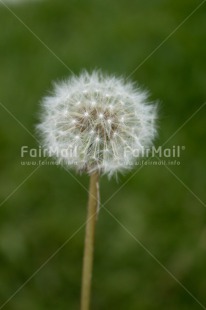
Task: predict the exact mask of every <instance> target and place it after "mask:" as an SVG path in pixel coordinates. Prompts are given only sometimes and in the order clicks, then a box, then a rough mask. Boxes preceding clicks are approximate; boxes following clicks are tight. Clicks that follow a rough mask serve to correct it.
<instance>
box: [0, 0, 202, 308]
mask: <svg viewBox="0 0 206 310" xmlns="http://www.w3.org/2000/svg"><path fill="white" fill-rule="evenodd" d="M200 3H201V1H199V0H198V1H196V0H181V1H179V0H168V1H163V0H153V1H149V0H140V1H132V0H129V1H123V0H118V1H117V0H112V1H109V0H104V1H100V0H96V1H95V0H88V1H85V0H84V1H83V0H80V1H75V0H71V1H67V0H58V1H57V0H56V1H42V2H41V1H37V2H35V1H33V2H29V1H25V3H22V4H16V5H11V4H8V2H7V5H9V8H10V9H11V10H12V11H13V14H12V12H11V11H9V9H8V8H6V7H5V6H4V5H0V25H1V28H0V29H1V30H0V45H1V49H0V102H1V105H0V112H1V113H0V141H1V161H0V165H1V176H0V198H1V201H2V202H3V203H1V207H0V309H5V310H6V309H8V310H28V309H29V310H36V309H38V310H43V309H44V310H45V309H50V310H53V309H55V310H56V309H61V310H64V309H72V310H73V309H74V310H75V309H79V297H80V282H81V281H80V280H81V268H82V253H83V240H84V227H82V228H81V229H79V228H80V227H81V226H82V224H83V223H84V222H85V216H86V204H87V193H86V191H85V190H84V189H83V188H82V187H81V185H80V184H78V182H77V181H79V182H81V183H82V184H83V185H84V186H85V187H88V177H87V176H77V175H76V174H75V173H73V172H72V174H69V173H67V172H66V171H65V170H64V169H63V168H60V167H56V166H42V167H39V168H38V169H36V168H37V166H22V165H21V157H20V150H21V146H22V145H28V147H29V148H37V147H38V143H37V142H36V141H35V139H34V138H33V137H32V136H31V135H30V134H29V133H28V132H27V131H26V130H25V129H24V128H23V127H22V126H21V125H20V124H19V123H18V122H21V123H22V124H23V125H24V126H25V128H27V129H28V130H29V131H30V132H31V133H33V134H34V128H35V124H36V123H37V122H38V111H39V101H40V99H41V97H42V96H44V95H45V94H46V93H47V91H48V90H49V89H51V81H53V80H58V79H59V80H61V79H63V78H66V77H67V76H69V75H71V72H70V71H69V70H68V68H67V67H66V66H68V67H69V68H71V70H72V71H73V72H74V73H79V72H80V71H81V69H82V68H86V69H88V70H92V69H94V68H102V69H103V71H105V72H108V73H115V74H117V75H119V74H120V75H124V76H126V77H127V76H128V75H129V74H130V73H131V72H132V71H133V70H134V69H135V68H136V67H137V66H138V65H139V64H140V63H141V62H142V61H144V60H145V58H146V57H147V56H148V55H150V53H151V52H153V51H154V49H156V48H157V46H158V45H159V44H160V43H161V42H162V41H163V40H164V39H165V38H166V37H167V36H168V35H169V34H170V33H171V32H172V31H173V30H174V29H175V28H176V27H177V26H178V25H179V24H180V23H181V22H182V21H183V20H184V19H185V18H186V17H187V16H188V15H189V14H191V12H193V10H194V9H195V8H196V7H197V6H198V5H199V4H200ZM15 15H16V16H15ZM20 20H22V22H20ZM24 24H25V25H24ZM27 27H29V28H30V29H31V31H32V32H33V33H34V34H32V33H31V31H29V30H28V28H27ZM36 36H38V37H39V38H40V40H42V42H43V44H42V43H41V42H40V41H39V40H38V39H37V37H36ZM45 45H46V46H48V48H49V49H51V51H52V52H50V51H49V49H47V48H46V47H45ZM54 54H56V55H57V56H58V57H59V59H60V60H61V61H62V62H64V63H65V64H66V66H65V65H64V64H63V63H62V62H61V61H60V60H58V58H56V57H55V56H54ZM131 80H133V81H138V82H139V83H140V85H142V86H143V87H146V88H148V89H150V91H151V100H160V104H159V137H158V138H157V139H156V146H158V145H161V144H163V143H164V142H165V141H166V140H167V139H168V138H170V137H171V136H172V135H173V134H174V132H176V130H177V129H178V128H179V127H180V126H182V125H183V124H184V122H185V121H187V120H188V118H190V117H191V115H193V113H195V112H196V111H197V109H198V108H199V107H201V106H202V104H203V103H204V102H205V101H206V4H204V5H202V6H201V7H200V8H199V9H198V10H197V11H196V12H195V13H194V14H193V15H192V16H191V17H190V18H189V19H188V20H187V21H186V22H185V23H184V24H183V25H182V26H181V27H180V28H179V29H178V30H177V31H176V32H175V33H174V34H173V35H172V36H171V37H170V38H169V39H168V40H167V41H166V42H165V43H164V44H163V45H162V46H161V47H160V48H159V49H158V50H157V51H156V52H155V53H154V54H153V55H152V56H151V57H150V58H149V59H147V60H146V61H145V62H144V63H143V64H142V65H141V66H140V68H139V69H138V70H137V71H136V72H135V73H134V74H133V75H132V76H131ZM2 105H3V106H2ZM5 107H6V108H5ZM6 109H8V111H6ZM10 113H12V115H14V117H15V118H16V119H14V117H12V116H11V114H10ZM205 113H206V112H205V106H203V107H201V109H200V110H199V112H197V113H196V114H195V115H194V116H193V117H192V118H191V119H190V120H189V121H188V122H187V123H186V124H185V125H184V126H183V127H182V128H181V129H180V130H179V131H178V132H177V133H176V134H175V135H174V136H172V138H171V139H170V140H169V141H168V143H167V144H166V145H165V147H172V146H173V145H184V146H185V148H186V149H185V151H184V152H182V153H181V154H182V156H181V158H180V161H181V164H180V165H179V166H172V167H171V166H170V167H169V168H170V169H171V170H172V172H173V173H175V175H176V176H177V177H176V176H175V175H174V174H172V173H171V171H168V169H166V168H165V167H164V166H145V167H143V168H142V169H140V170H139V171H138V167H137V169H136V174H135V175H133V173H134V172H135V170H134V171H132V172H131V173H129V174H126V175H124V176H122V175H120V176H119V177H118V182H117V181H116V180H115V179H112V180H110V181H108V180H107V178H106V177H103V178H102V180H101V201H102V203H103V202H105V201H106V200H107V199H109V198H110V196H111V195H113V193H115V195H114V196H113V198H112V199H111V200H109V201H108V203H107V204H105V208H108V210H109V212H111V213H112V215H113V216H114V217H116V218H117V219H118V221H120V222H121V224H122V225H124V227H125V228H126V230H128V231H126V230H125V229H124V228H123V227H122V226H121V225H120V224H119V223H118V222H117V221H116V220H115V219H114V218H113V217H112V216H111V215H110V214H109V213H108V212H106V211H105V210H104V209H102V210H101V212H100V215H99V220H98V227H97V235H96V249H95V267H94V276H93V296H92V309H98V310H104V309H112V310H113V309H118V310H123V309H128V310H136V309H140V310H150V309H151V310H156V309H167V310H170V309H172V310H174V309H176V310H178V309H181V310H186V309H187V310H188V309H206V308H204V307H206V294H205V292H206V225H205V224H206V212H205V211H206V209H205V207H206V205H205V203H204V202H206V195H205V185H206V165H205V156H206V145H205V134H206V126H205ZM17 120H18V121H17ZM27 159H28V160H30V159H31V158H29V157H28V158H27ZM35 169H36V170H35ZM33 171H34V172H33ZM32 172H33V174H32V175H30V174H31V173H32ZM29 175H30V177H29V178H28V179H26V178H27V177H28V176H29ZM73 177H75V178H77V181H76V180H75V179H74V178H73ZM177 178H179V180H178V179H177ZM25 179H26V181H25V182H24V180H25ZM125 182H127V183H126V184H125ZM181 182H183V183H181ZM123 184H124V186H123V187H122V188H121V190H119V188H120V187H121V186H122V185H123ZM184 184H185V185H184ZM187 187H188V188H187ZM189 189H191V191H192V192H193V193H192V192H190V190H189ZM118 190H119V191H118ZM116 191H118V192H117V193H116ZM195 195H196V197H195ZM5 199H6V200H5ZM76 231H77V233H76V234H75V235H73V234H74V233H75V232H76ZM130 233H131V234H132V235H133V236H134V237H135V238H137V240H136V241H135V240H134V238H132V236H131V234H130ZM138 240H139V241H140V242H141V244H142V245H141V244H140V243H138ZM67 241H68V242H67ZM65 242H67V243H66V244H64V243H65ZM62 245H64V246H63V247H62V248H61V249H60V250H59V252H58V253H56V255H55V256H54V257H53V258H52V259H51V260H50V261H49V262H48V263H45V262H46V261H47V260H48V258H49V257H50V256H51V255H52V254H53V253H55V251H56V250H57V249H58V248H59V247H61V246H62ZM157 260H158V261H159V262H160V263H158V262H157ZM44 263H45V265H44V266H43V268H42V269H41V270H39V272H37V274H35V276H34V277H33V278H32V279H30V280H29V281H28V282H27V283H26V284H25V286H24V287H22V289H20V290H19V291H18V292H17V293H16V295H15V296H13V298H11V300H10V301H9V302H7V303H6V304H5V302H6V301H7V300H8V298H10V296H12V294H14V293H15V292H16V290H18V288H20V287H21V285H22V284H23V283H24V282H25V281H26V280H27V279H28V278H29V277H30V276H32V274H33V273H34V272H35V271H36V270H38V268H39V267H40V266H42V264H44ZM161 264H162V265H161ZM163 266H165V267H163ZM164 268H167V269H168V270H169V272H171V274H169V273H168V272H167V271H166V269H164ZM174 277H175V278H176V279H177V281H176V280H175V279H174ZM178 281H180V282H181V283H182V284H180V283H178ZM182 285H183V286H185V287H186V288H187V289H188V291H190V292H191V293H192V294H193V295H194V296H195V297H196V298H197V300H199V302H200V303H202V306H201V305H200V304H198V302H197V300H195V299H194V298H193V297H192V296H191V295H190V294H189V293H188V292H187V291H186V290H185V289H184V288H183V287H182ZM203 305H204V306H203Z"/></svg>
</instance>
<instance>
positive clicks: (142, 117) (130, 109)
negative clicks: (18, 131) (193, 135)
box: [37, 71, 156, 175]
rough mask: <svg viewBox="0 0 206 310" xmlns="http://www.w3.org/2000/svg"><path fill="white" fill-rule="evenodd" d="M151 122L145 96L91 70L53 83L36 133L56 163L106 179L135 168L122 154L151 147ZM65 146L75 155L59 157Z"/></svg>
mask: <svg viewBox="0 0 206 310" xmlns="http://www.w3.org/2000/svg"><path fill="white" fill-rule="evenodd" d="M155 120H156V105H154V104H148V103H147V94H146V92H145V91H142V90H141V89H140V88H139V87H137V88H136V87H135V86H134V85H133V84H132V83H130V82H126V81H125V80H124V79H123V78H116V77H113V76H105V75H103V74H102V73H101V72H96V71H95V72H93V73H92V74H89V73H87V72H83V73H82V74H81V75H80V76H78V77H76V76H73V77H71V78H69V79H68V80H66V81H64V82H61V83H58V84H55V86H54V91H53V94H52V95H51V96H50V97H45V98H43V100H42V115H41V122H40V124H39V125H38V126H37V129H38V131H39V132H40V134H41V137H42V141H43V146H44V147H45V148H46V149H49V150H50V154H51V155H52V156H54V157H56V159H57V160H58V162H59V163H61V164H65V165H67V166H71V167H73V168H76V170H78V171H79V172H82V171H86V172H87V173H88V174H92V173H93V172H96V171H99V172H100V173H106V174H109V175H112V174H114V173H116V172H118V171H122V170H125V169H131V168H132V164H135V161H136V158H135V157H134V156H133V154H132V152H126V150H134V149H135V150H136V149H138V150H140V149H141V148H142V146H143V147H149V146H150V145H151V144H152V142H153V139H154V137H155V136H156V126H155ZM68 147H69V148H70V149H72V150H75V153H74V154H72V156H71V152H70V154H68V156H65V153H64V154H63V155H62V151H63V150H65V149H68ZM128 162H130V165H128Z"/></svg>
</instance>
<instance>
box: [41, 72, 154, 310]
mask: <svg viewBox="0 0 206 310" xmlns="http://www.w3.org/2000/svg"><path fill="white" fill-rule="evenodd" d="M147 98H148V95H147V92H145V91H143V90H141V89H140V88H139V87H136V86H135V85H134V84H132V83H131V82H127V81H126V80H124V79H123V78H116V77H114V76H105V75H103V74H102V73H101V72H98V71H95V72H93V73H92V74H89V73H87V72H83V73H82V74H81V75H80V76H78V77H76V76H73V77H71V78H70V79H68V80H66V81H64V82H61V83H57V84H55V85H54V91H53V93H52V94H51V95H50V96H48V97H45V98H43V100H42V114H41V122H40V124H39V125H38V126H37V129H38V131H39V132H40V134H41V137H42V144H43V146H44V148H45V149H47V150H48V152H49V155H51V156H53V157H54V158H56V160H57V162H58V163H60V164H62V165H66V166H67V167H71V168H74V169H76V170H77V172H80V173H82V172H86V173H87V174H89V175H90V190H89V205H88V215H87V225H86V238H85V252H84V262H83V278H82V296H81V310H88V309H89V302H90V287H91V274H92V260H93V244H94V232H95V222H96V214H97V209H98V200H99V198H98V197H99V192H98V184H99V176H100V175H102V174H107V175H108V176H112V175H113V174H116V173H118V172H122V171H124V170H129V169H131V168H132V166H133V165H134V164H135V161H136V157H135V156H134V155H133V154H134V151H135V153H138V154H139V155H141V154H144V149H145V148H148V147H149V146H150V145H152V142H153V140H154V137H155V135H156V127H155V120H156V105H154V104H149V103H148V99H147ZM67 150H69V151H68V152H66V151H67ZM71 150H72V152H71Z"/></svg>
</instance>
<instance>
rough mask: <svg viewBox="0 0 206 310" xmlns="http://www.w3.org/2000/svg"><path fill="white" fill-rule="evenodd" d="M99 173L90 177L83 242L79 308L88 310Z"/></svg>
mask: <svg viewBox="0 0 206 310" xmlns="http://www.w3.org/2000/svg"><path fill="white" fill-rule="evenodd" d="M98 200H99V175H98V173H94V174H92V175H91V177H90V188H89V203H88V211H87V222H86V234H85V244H84V258H83V272H82V291H81V310H89V306H90V292H91V279H92V266H93V252H94V238H95V226H96V220H97V213H98Z"/></svg>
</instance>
